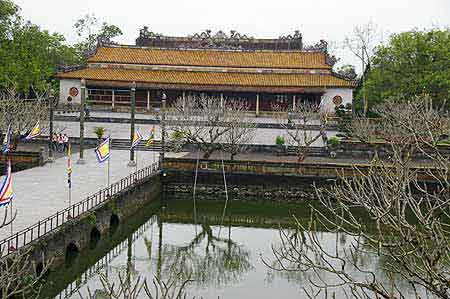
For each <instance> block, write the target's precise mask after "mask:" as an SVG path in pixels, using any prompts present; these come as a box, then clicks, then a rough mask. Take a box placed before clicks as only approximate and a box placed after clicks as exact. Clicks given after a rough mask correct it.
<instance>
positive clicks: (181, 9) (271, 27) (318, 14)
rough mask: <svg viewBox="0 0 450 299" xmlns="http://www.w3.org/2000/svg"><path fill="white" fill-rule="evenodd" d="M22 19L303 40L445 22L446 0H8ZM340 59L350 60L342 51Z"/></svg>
mask: <svg viewBox="0 0 450 299" xmlns="http://www.w3.org/2000/svg"><path fill="white" fill-rule="evenodd" d="M13 1H14V2H15V3H16V4H18V5H19V6H20V7H21V8H22V15H23V16H24V18H25V19H26V20H30V21H31V22H33V23H35V24H38V25H40V26H41V27H42V28H45V29H48V30H49V31H57V32H59V33H62V34H64V35H65V36H66V38H67V39H68V41H69V42H75V41H76V40H77V37H76V35H75V33H74V30H73V28H72V26H73V23H74V22H75V21H76V20H77V19H78V18H80V17H82V16H83V15H85V14H87V13H94V14H95V15H96V16H97V17H98V18H100V19H102V20H105V21H107V22H109V23H112V24H115V25H118V26H119V27H120V28H121V29H122V31H123V32H124V35H123V36H122V37H121V38H120V39H118V41H119V42H121V43H127V44H134V39H135V38H136V37H137V36H138V34H139V28H141V27H142V26H144V25H147V26H148V27H149V28H150V30H151V31H154V32H158V33H162V34H164V35H175V36H185V35H189V34H193V33H196V32H201V31H203V30H205V29H211V30H213V31H217V30H224V31H226V32H228V31H229V30H237V31H238V32H240V33H245V34H248V35H250V36H253V37H255V38H256V37H275V38H276V37H278V36H279V35H282V34H290V33H292V32H293V31H294V30H296V29H298V30H300V31H301V32H302V34H303V40H304V41H305V43H307V44H311V43H315V42H317V41H319V40H320V39H326V40H332V41H335V42H337V43H338V44H339V43H340V44H342V41H343V40H344V38H345V37H346V36H348V35H349V34H351V32H352V29H353V27H354V26H355V25H358V24H365V23H367V22H369V21H372V22H374V23H376V24H378V25H379V26H380V28H381V29H382V31H383V36H384V37H385V38H386V37H387V36H388V35H389V34H390V33H396V32H401V31H407V30H411V29H413V28H418V29H424V28H431V27H433V26H439V27H450V0H275V1H265V0H258V1H257V0H246V1H245V0H223V1H217V0H215V1H214V0H209V1H207V0H190V1H187V0H162V1H154V0H126V1H123V0H121V1H118V0H70V1H68V0H59V1H56V0H13ZM338 55H340V56H341V57H342V58H343V60H344V62H349V63H355V60H353V59H352V57H351V55H349V53H348V52H346V51H338Z"/></svg>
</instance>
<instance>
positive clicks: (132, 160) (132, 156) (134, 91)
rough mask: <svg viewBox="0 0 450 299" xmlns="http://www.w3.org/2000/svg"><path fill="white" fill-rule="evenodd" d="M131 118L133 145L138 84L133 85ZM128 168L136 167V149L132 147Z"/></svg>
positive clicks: (131, 140)
mask: <svg viewBox="0 0 450 299" xmlns="http://www.w3.org/2000/svg"><path fill="white" fill-rule="evenodd" d="M130 104H131V117H130V123H131V125H130V143H133V138H134V131H135V128H134V119H135V113H136V82H134V81H133V83H131V103H130ZM128 166H133V167H134V166H136V161H135V160H134V148H132V147H130V161H129V162H128Z"/></svg>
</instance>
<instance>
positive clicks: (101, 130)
mask: <svg viewBox="0 0 450 299" xmlns="http://www.w3.org/2000/svg"><path fill="white" fill-rule="evenodd" d="M105 132H106V129H105V127H95V128H94V134H95V135H97V138H98V141H99V142H102V141H103V136H104V135H105Z"/></svg>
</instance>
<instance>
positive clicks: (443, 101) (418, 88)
mask: <svg viewBox="0 0 450 299" xmlns="http://www.w3.org/2000/svg"><path fill="white" fill-rule="evenodd" d="M365 84H366V85H365V86H366V89H367V95H368V98H369V101H370V106H371V107H373V106H374V105H376V104H379V103H381V102H383V101H384V99H387V98H389V97H391V96H398V95H402V96H403V97H399V99H401V98H405V99H408V98H411V97H412V96H414V95H419V94H423V93H425V94H429V95H430V96H431V97H432V98H433V101H434V103H435V104H436V105H440V106H443V107H445V108H448V107H449V106H450V105H449V104H450V101H448V100H449V97H450V29H445V30H440V29H433V30H429V31H416V30H414V31H410V32H404V33H400V34H394V35H393V36H392V37H391V38H390V40H389V42H388V43H387V44H386V45H383V46H379V47H378V48H377V50H376V51H375V54H374V56H373V59H372V65H371V68H370V70H369V71H368V72H367V79H366V82H365ZM357 98H361V96H359V95H358V96H357Z"/></svg>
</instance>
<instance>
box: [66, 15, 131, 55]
mask: <svg viewBox="0 0 450 299" xmlns="http://www.w3.org/2000/svg"><path fill="white" fill-rule="evenodd" d="M73 27H74V28H75V30H76V32H77V35H78V37H79V38H80V41H79V42H78V43H77V44H75V48H76V49H77V52H78V56H79V57H78V58H79V62H80V63H85V61H86V59H87V58H88V57H89V56H90V55H91V54H93V52H94V51H95V49H96V48H97V46H98V44H99V43H107V44H111V43H114V41H113V39H114V38H116V37H118V36H121V35H122V34H123V33H122V30H120V28H119V27H117V26H116V25H113V24H108V23H106V22H103V23H100V21H99V19H98V18H97V17H96V16H95V15H93V14H91V15H90V14H87V15H85V16H84V17H83V18H81V19H79V20H77V21H76V22H75V24H74V25H73Z"/></svg>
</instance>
